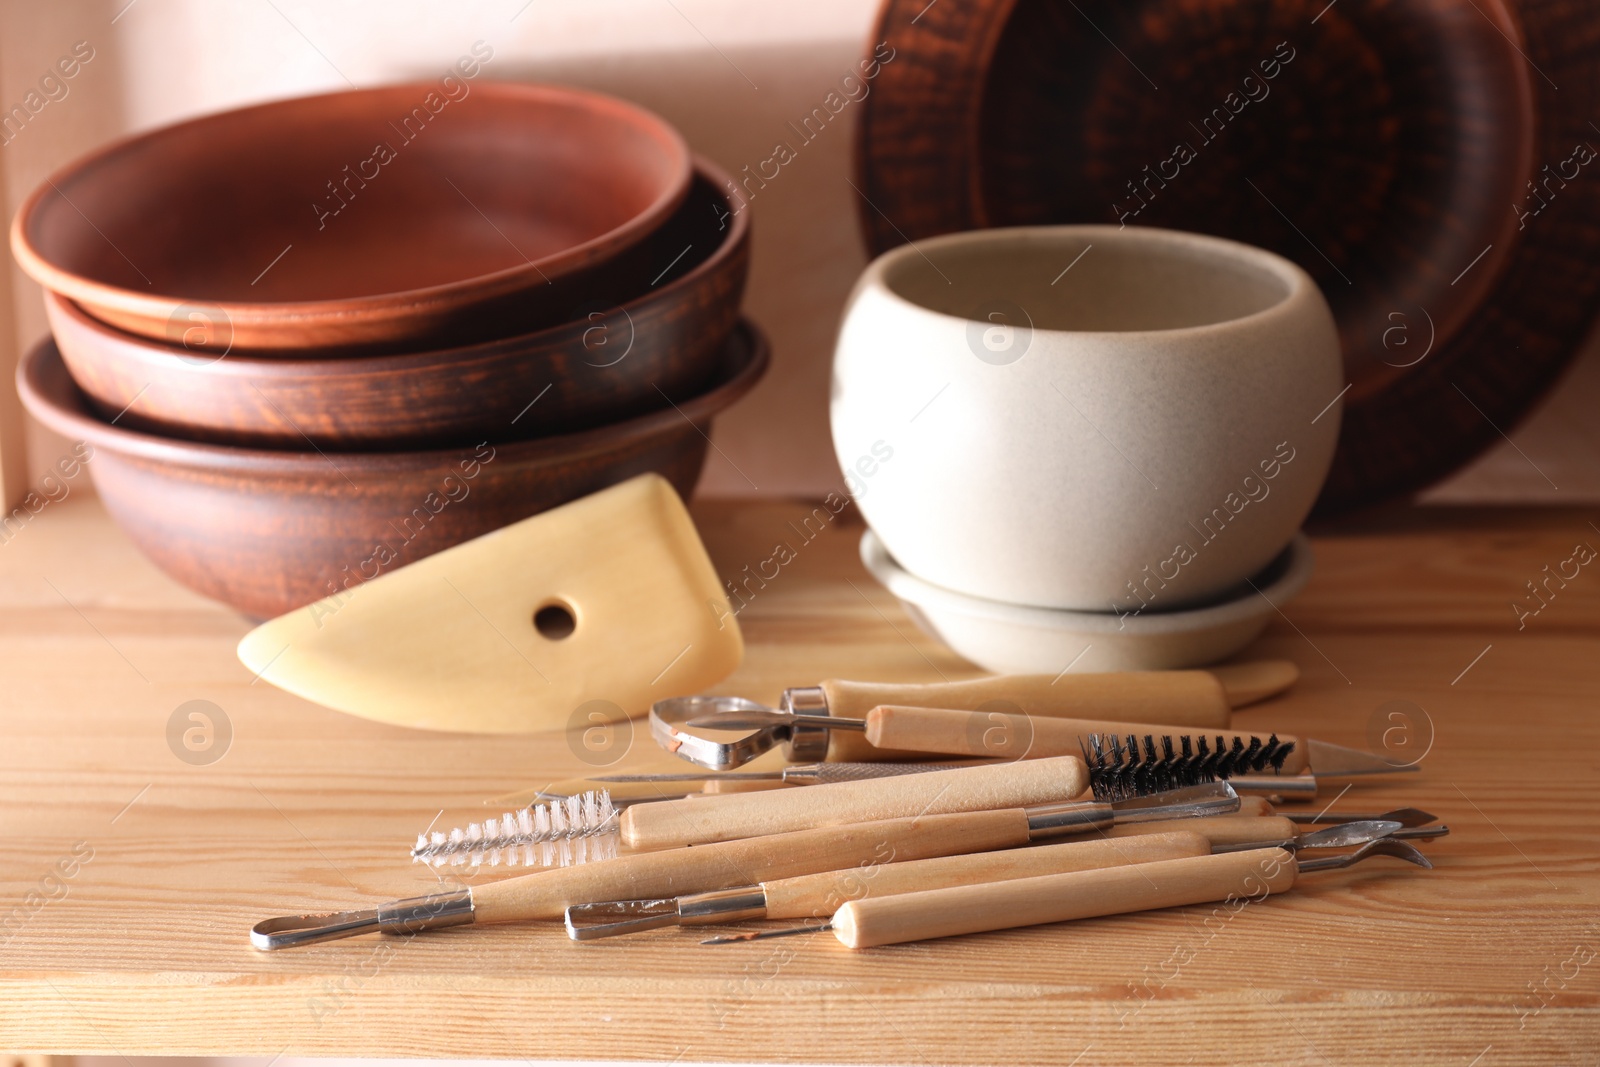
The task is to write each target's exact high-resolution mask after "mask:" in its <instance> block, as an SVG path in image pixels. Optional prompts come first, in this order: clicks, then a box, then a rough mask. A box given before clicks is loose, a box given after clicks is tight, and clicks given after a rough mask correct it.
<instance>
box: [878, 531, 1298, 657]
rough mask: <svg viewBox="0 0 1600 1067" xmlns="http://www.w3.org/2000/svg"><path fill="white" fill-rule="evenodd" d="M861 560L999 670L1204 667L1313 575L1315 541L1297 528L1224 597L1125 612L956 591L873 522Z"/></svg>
mask: <svg viewBox="0 0 1600 1067" xmlns="http://www.w3.org/2000/svg"><path fill="white" fill-rule="evenodd" d="M861 561H862V562H863V563H864V564H866V567H867V570H868V571H870V572H871V573H872V576H873V577H874V578H876V579H878V581H879V582H881V583H883V585H884V586H885V587H887V588H888V590H889V591H890V592H891V593H893V594H894V595H895V596H896V597H898V598H899V600H900V605H901V607H903V608H905V609H906V613H907V614H908V615H910V616H911V618H912V619H913V620H914V621H915V622H916V624H917V625H918V626H920V627H921V628H922V629H923V630H924V631H925V632H926V633H928V634H929V635H930V636H932V637H935V638H937V639H939V640H940V641H943V642H944V643H945V644H947V645H949V646H950V647H951V648H952V649H953V650H954V651H955V652H956V653H957V654H958V655H960V656H962V657H963V658H965V659H968V660H971V661H972V662H973V663H976V664H977V665H978V666H980V667H982V668H984V669H985V670H990V671H994V672H996V673H998V674H1050V675H1055V674H1060V673H1061V672H1062V671H1064V670H1066V669H1067V668H1069V667H1070V668H1071V669H1072V670H1073V671H1077V672H1091V671H1158V670H1178V669H1182V668H1185V667H1203V666H1205V665H1207V664H1210V663H1216V662H1219V661H1220V660H1224V659H1227V658H1228V657H1229V656H1232V655H1233V654H1234V653H1236V652H1238V651H1240V650H1241V649H1243V648H1244V647H1245V646H1246V645H1248V644H1249V643H1250V642H1251V641H1254V640H1255V639H1256V637H1257V636H1258V635H1259V634H1260V633H1261V631H1262V630H1264V629H1265V628H1266V626H1267V623H1269V622H1271V621H1272V619H1273V618H1274V617H1276V615H1277V610H1278V608H1280V607H1282V606H1283V605H1284V604H1285V603H1287V602H1288V601H1289V600H1290V599H1291V598H1292V597H1293V596H1294V595H1295V594H1297V593H1299V592H1300V590H1301V589H1302V588H1304V587H1305V584H1306V582H1307V581H1309V580H1310V578H1311V570H1312V564H1313V557H1312V554H1311V542H1309V541H1307V540H1306V539H1305V537H1303V536H1299V537H1296V538H1295V539H1294V540H1292V541H1291V542H1289V547H1288V548H1286V549H1284V550H1283V552H1282V553H1280V554H1279V556H1278V558H1277V559H1276V560H1274V561H1273V562H1272V563H1270V564H1268V566H1267V567H1266V569H1265V570H1263V571H1261V572H1259V573H1258V574H1256V575H1254V576H1253V577H1252V579H1251V580H1252V581H1253V582H1254V583H1255V586H1256V588H1255V589H1252V588H1251V587H1250V586H1248V585H1244V584H1241V585H1239V586H1238V587H1237V588H1235V589H1234V590H1233V591H1232V594H1231V595H1229V596H1226V597H1224V598H1222V599H1221V600H1220V601H1219V602H1218V603H1215V604H1211V605H1208V606H1206V607H1203V608H1193V609H1191V610H1188V611H1166V612H1151V613H1149V614H1141V615H1132V614H1129V615H1125V616H1117V615H1112V614H1108V613H1102V612H1093V611H1052V610H1050V609H1048V608H1029V607H1019V606H1018V605H1015V604H1002V603H999V602H997V601H993V600H981V599H979V598H978V597H970V596H967V595H966V594H964V593H953V592H951V591H950V590H948V589H945V588H942V587H941V586H937V585H933V584H931V583H929V582H925V581H923V580H922V579H920V578H918V577H917V576H916V575H914V574H912V573H910V572H909V571H907V570H906V569H905V568H903V567H901V566H900V565H899V564H897V563H896V562H895V561H894V560H893V559H891V558H890V556H889V553H888V552H886V551H885V550H884V548H883V543H882V542H881V541H879V540H878V539H877V537H876V536H874V535H873V533H872V531H871V530H868V531H867V532H866V533H865V534H864V535H863V536H862V538H861Z"/></svg>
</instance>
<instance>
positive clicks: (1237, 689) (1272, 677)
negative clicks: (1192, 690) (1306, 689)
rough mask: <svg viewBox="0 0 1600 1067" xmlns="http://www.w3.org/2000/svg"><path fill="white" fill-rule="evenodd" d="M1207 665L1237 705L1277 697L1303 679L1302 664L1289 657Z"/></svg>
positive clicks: (1223, 689)
mask: <svg viewBox="0 0 1600 1067" xmlns="http://www.w3.org/2000/svg"><path fill="white" fill-rule="evenodd" d="M1206 669H1207V670H1208V671H1209V672H1210V673H1211V674H1213V675H1215V676H1216V679H1217V681H1219V682H1221V683H1222V691H1223V692H1224V693H1227V694H1228V703H1229V704H1231V705H1233V706H1234V707H1236V708H1242V707H1244V706H1245V705H1246V704H1254V703H1255V702H1256V701H1258V700H1265V699H1267V698H1268V697H1275V696H1277V695H1278V694H1279V693H1282V692H1284V691H1285V690H1287V689H1289V687H1290V686H1292V685H1294V683H1295V682H1297V681H1299V680H1300V668H1299V667H1298V666H1296V665H1295V664H1294V663H1293V662H1292V661H1290V660H1286V659H1254V660H1250V661H1248V662H1246V663H1223V664H1221V665H1219V666H1216V667H1208V668H1206Z"/></svg>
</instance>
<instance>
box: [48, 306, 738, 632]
mask: <svg viewBox="0 0 1600 1067" xmlns="http://www.w3.org/2000/svg"><path fill="white" fill-rule="evenodd" d="M767 359H768V351H767V344H766V340H765V338H764V337H763V336H762V335H761V333H760V331H759V330H757V329H756V328H755V327H754V326H753V325H751V324H750V323H748V322H743V323H741V324H740V325H739V326H738V327H737V328H736V329H735V330H734V332H733V334H732V336H731V337H729V339H728V341H727V343H726V344H725V345H724V347H723V350H722V362H721V366H720V367H719V368H718V370H717V374H716V377H715V382H714V384H713V385H712V386H711V387H710V388H709V389H706V390H704V391H702V392H700V393H698V394H696V395H687V394H685V395H680V396H674V397H672V398H671V399H672V400H673V402H674V406H673V407H669V408H667V409H666V410H665V411H658V412H654V413H652V414H649V415H643V416H641V417H639V418H636V419H631V420H629V421H627V422H622V423H618V424H616V425H613V426H607V427H604V428H602V429H598V430H589V431H586V432H584V433H577V434H568V435H565V436H561V437H549V438H545V439H543V440H538V441H520V442H512V443H510V444H501V443H495V442H488V443H485V444H483V445H479V446H477V447H466V448H459V449H450V450H443V451H430V452H385V453H371V452H367V453H348V452H347V453H327V454H319V453H316V452H306V453H293V452H267V451H254V450H247V449H241V448H230V447H227V446H223V445H206V444H194V443H191V442H186V441H175V440H171V439H169V438H164V437H157V436H154V435H151V434H145V433H139V432H136V431H133V430H125V429H122V428H121V427H119V426H113V425H110V424H109V423H107V422H106V421H105V420H104V419H101V418H99V417H98V416H96V415H95V414H94V413H93V411H92V410H91V408H90V407H89V404H88V402H87V401H86V400H85V399H84V396H83V394H82V393H81V392H80V391H79V390H78V388H77V387H76V386H74V385H73V384H72V379H71V377H70V376H69V375H68V374H67V368H66V365H65V364H63V363H62V362H61V357H60V354H59V353H58V352H57V350H56V347H55V345H54V343H52V342H49V341H46V342H44V343H42V344H40V345H39V346H38V347H36V348H34V349H33V350H32V351H31V352H29V353H28V355H26V356H25V357H24V358H23V360H22V363H21V365H20V366H19V367H18V368H17V387H18V390H19V392H20V393H21V394H22V399H23V403H24V404H26V405H27V408H28V410H29V411H31V412H32V413H33V414H34V415H35V417H37V418H38V419H39V420H40V421H41V422H43V423H44V424H45V425H47V426H49V427H50V428H51V429H53V430H56V431H57V432H59V433H62V434H65V435H67V436H68V437H71V438H75V439H78V440H82V441H85V442H87V443H88V444H89V445H90V446H92V448H93V450H94V451H93V458H92V459H91V461H90V463H89V469H90V471H91V473H92V476H93V478H94V483H95V488H96V489H97V490H98V491H99V493H100V497H101V499H102V500H103V501H104V502H105V506H106V509H107V510H108V511H109V512H110V513H111V516H112V518H114V519H115V520H116V521H117V523H118V525H120V526H121V527H122V528H123V530H124V531H125V532H126V533H127V534H128V536H129V537H130V538H131V539H132V540H133V542H134V543H135V544H136V545H138V546H139V548H140V549H141V550H142V551H143V552H144V553H145V554H146V555H148V556H149V557H150V558H151V559H152V560H153V561H154V562H155V564H156V565H157V566H158V567H160V568H161V569H162V570H164V571H166V572H167V573H168V574H170V575H171V576H172V577H173V578H176V579H177V580H178V581H180V582H182V583H183V584H184V585H187V586H189V587H190V588H191V589H194V590H195V591H197V592H199V593H203V594H204V595H206V596H209V597H214V598H216V599H217V600H220V601H223V602H224V603H227V604H230V605H232V606H233V607H235V608H237V609H238V610H239V611H241V612H244V613H245V614H246V615H251V616H255V617H258V618H266V617H270V616H274V615H280V614H282V613H283V612H285V611H289V610H291V609H293V608H296V607H300V606H302V605H305V604H308V603H310V602H312V601H314V600H318V599H320V598H322V597H325V596H328V595H330V594H334V593H338V592H340V591H341V590H344V589H349V588H354V587H355V586H357V585H359V584H360V583H361V582H362V581H364V580H368V579H371V578H374V577H376V576H377V575H379V574H386V573H388V572H389V571H391V570H393V569H394V568H396V567H400V566H403V565H405V564H406V563H409V562H412V561H413V560H417V559H421V558H422V557H424V556H427V555H430V554H431V553H434V552H438V551H440V550H442V549H446V548H449V547H450V546H451V545H454V544H458V543H460V542H462V541H466V540H468V539H470V538H473V537H477V536H478V535H480V534H484V533H487V532H489V531H490V530H494V529H498V528H499V527H502V526H505V525H507V524H509V523H512V522H516V521H517V520H518V519H522V518H526V517H527V516H529V515H533V514H536V513H537V512H540V511H544V510H546V509H547V508H552V507H555V506H556V505H558V504H563V503H566V502H567V501H569V500H574V499H576V498H577V497H580V496H583V495H585V494H587V493H592V492H595V491H596V490H599V489H603V488H605V487H606V486H608V485H613V484H615V483H617V482H620V481H622V480H624V479H626V478H630V477H632V476H634V475H636V474H640V473H642V472H644V471H657V472H659V473H660V474H662V475H663V476H664V477H666V478H667V479H668V480H669V481H671V482H672V484H673V485H674V486H676V487H677V489H678V491H679V492H680V493H683V494H684V495H685V496H687V495H688V494H689V492H690V491H691V489H692V488H693V487H694V483H695V480H696V479H697V478H698V476H699V474H700V468H701V465H702V464H703V463H704V461H705V455H706V445H707V437H706V433H707V432H708V431H709V429H710V424H711V419H712V416H714V415H715V414H716V413H717V412H719V411H721V410H722V409H723V408H725V407H727V406H728V405H729V404H731V403H733V402H734V401H735V400H737V399H739V398H740V397H741V396H743V395H744V394H745V393H746V392H748V391H749V390H750V388H751V387H752V386H754V385H755V383H756V382H757V381H758V380H759V379H760V378H761V375H762V374H763V373H764V372H765V371H766V368H767Z"/></svg>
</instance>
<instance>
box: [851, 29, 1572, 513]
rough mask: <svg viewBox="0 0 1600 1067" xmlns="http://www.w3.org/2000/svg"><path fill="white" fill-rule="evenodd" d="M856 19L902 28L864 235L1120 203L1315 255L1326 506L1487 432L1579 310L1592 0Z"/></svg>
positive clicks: (1449, 457)
mask: <svg viewBox="0 0 1600 1067" xmlns="http://www.w3.org/2000/svg"><path fill="white" fill-rule="evenodd" d="M874 40H875V41H878V40H882V41H886V42H887V43H888V44H889V46H890V47H892V48H893V49H894V50H895V52H894V56H893V58H892V59H891V60H890V61H889V62H887V63H884V64H882V69H881V72H880V73H879V74H878V77H877V78H876V79H875V82H874V86H873V92H872V93H871V95H870V96H868V97H867V99H866V100H865V101H864V102H863V111H862V116H861V123H860V127H859V141H858V144H857V170H858V180H857V184H858V185H859V186H860V188H861V192H862V194H863V195H862V197H861V204H860V209H861V221H862V226H863V229H864V231H865V233H866V237H867V242H868V244H869V246H870V247H871V249H872V250H873V251H874V252H881V251H884V250H886V249H888V248H890V247H893V246H895V245H897V244H900V243H902V242H904V241H906V240H913V241H914V240H917V239H918V238H921V237H928V236H932V235H934V234H938V233H946V232H950V231H953V230H963V229H974V228H980V227H986V226H1010V225H1030V224H1031V225H1037V224H1042V223H1071V222H1105V221H1111V222H1116V221H1118V220H1121V221H1123V222H1125V223H1127V224H1128V225H1156V226H1167V227H1172V228H1177V229H1186V230H1195V231H1199V232H1202V233H1212V234H1218V235H1220V236H1224V237H1231V238H1233V239H1235V240H1240V241H1246V242H1249V243H1251V244H1255V245H1259V246H1261V247H1264V248H1268V249H1271V250H1273V251H1275V252H1278V253H1280V254H1282V255H1285V256H1287V257H1289V258H1290V259H1293V260H1294V261H1295V262H1297V263H1299V264H1300V265H1301V266H1302V267H1304V268H1305V269H1306V270H1308V271H1309V272H1310V273H1311V274H1312V275H1313V277H1315V278H1316V279H1317V281H1318V283H1319V284H1320V285H1321V286H1322V289H1323V291H1324V293H1326V294H1327V296H1328V300H1329V303H1330V304H1331V305H1332V306H1333V309H1334V313H1335V315H1336V317H1337V318H1338V321H1339V327H1340V334H1341V339H1342V341H1343V345H1344V353H1345V364H1346V368H1347V374H1348V381H1349V383H1350V388H1349V391H1348V392H1347V393H1345V394H1344V397H1343V399H1344V405H1343V427H1342V435H1341V438H1340V445H1339V452H1338V455H1337V456H1336V457H1335V460H1334V466H1333V470H1332V472H1331V473H1330V475H1329V478H1328V483H1327V486H1326V488H1325V489H1324V491H1323V494H1322V497H1321V499H1320V501H1319V502H1318V510H1319V512H1321V513H1329V512H1334V511H1339V510H1343V509H1347V508H1350V507H1354V506H1359V505H1363V504H1367V503H1371V502H1375V501H1377V500H1381V499H1383V498H1386V497H1392V496H1395V495H1398V494H1402V493H1406V492H1410V491H1413V490H1416V489H1418V488H1420V487H1422V486H1425V485H1427V484H1429V483H1431V482H1433V481H1435V480H1437V479H1438V478H1441V477H1443V476H1444V475H1446V474H1448V473H1449V472H1450V471H1452V470H1455V469H1456V468H1458V467H1460V466H1461V465H1462V464H1464V463H1465V462H1467V461H1468V460H1469V459H1471V458H1472V457H1473V456H1474V455H1476V454H1477V453H1478V452H1480V451H1481V450H1482V449H1483V448H1485V447H1486V446H1487V445H1489V444H1492V443H1493V442H1495V441H1497V440H1499V439H1500V431H1502V430H1507V429H1509V428H1510V427H1511V426H1512V425H1513V424H1515V423H1516V421H1517V420H1518V419H1519V418H1520V417H1521V416H1522V415H1524V414H1525V413H1526V412H1527V411H1528V410H1529V409H1530V408H1531V407H1532V405H1533V404H1534V402H1535V401H1536V400H1537V399H1538V398H1539V397H1540V395H1541V394H1542V393H1543V392H1544V391H1545V390H1546V389H1547V388H1548V387H1549V386H1550V385H1551V383H1552V382H1553V381H1554V380H1555V378H1556V376H1557V375H1558V374H1559V372H1560V371H1561V369H1562V367H1563V366H1565V364H1566V363H1567V362H1568V360H1569V359H1570V358H1571V357H1572V355H1573V354H1574V352H1575V351H1576V348H1577V346H1578V343H1579V342H1580V340H1581V339H1582V337H1583V336H1584V334H1585V332H1586V331H1587V330H1588V328H1589V326H1590V324H1591V322H1592V321H1593V318H1594V314H1595V311H1596V300H1595V298H1596V294H1597V293H1600V257H1597V256H1596V255H1595V252H1596V250H1597V249H1600V154H1597V153H1600V128H1596V127H1595V126H1594V125H1592V124H1591V122H1590V120H1591V118H1593V117H1594V116H1595V115H1597V114H1600V63H1596V62H1595V60H1594V56H1595V55H1596V50H1597V48H1600V16H1597V15H1596V14H1595V13H1594V11H1593V10H1592V8H1591V7H1590V6H1588V5H1585V4H1582V3H1578V2H1575V0H1546V2H1539V0H1525V2H1522V3H1516V2H1515V0H1389V2H1383V0H1377V2H1364V3H1339V2H1335V3H1328V0H1137V2H1133V0H1075V2H1073V3H1057V2H1053V0H942V2H940V3H937V4H934V5H928V4H927V2H926V0H887V3H885V5H884V7H883V10H882V12H881V14H880V20H879V30H878V36H877V37H876V38H874ZM878 51H879V53H880V54H881V53H882V52H884V51H885V50H884V49H882V48H879V49H878ZM1268 74H1271V75H1272V76H1271V77H1270V78H1269V77H1267V75H1268ZM1247 79H1248V80H1247ZM1230 94H1232V95H1231V96H1230ZM1180 145H1182V146H1187V149H1188V150H1187V151H1186V152H1181V153H1180V152H1179V146H1180ZM1530 182H1532V183H1534V184H1532V185H1530V184H1529V183H1530ZM1328 399H1329V401H1330V402H1331V401H1332V400H1333V399H1334V398H1333V397H1329V398H1328Z"/></svg>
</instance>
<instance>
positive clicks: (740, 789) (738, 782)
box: [686, 777, 789, 799]
mask: <svg viewBox="0 0 1600 1067" xmlns="http://www.w3.org/2000/svg"><path fill="white" fill-rule="evenodd" d="M788 788H789V783H788V782H785V781H783V780H782V779H779V778H735V779H732V780H729V779H726V778H713V777H707V778H706V780H705V781H704V782H702V783H701V784H700V795H701V796H707V797H710V796H724V795H726V794H728V793H765V792H768V791H769V790H773V789H788ZM686 799H687V798H686Z"/></svg>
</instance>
